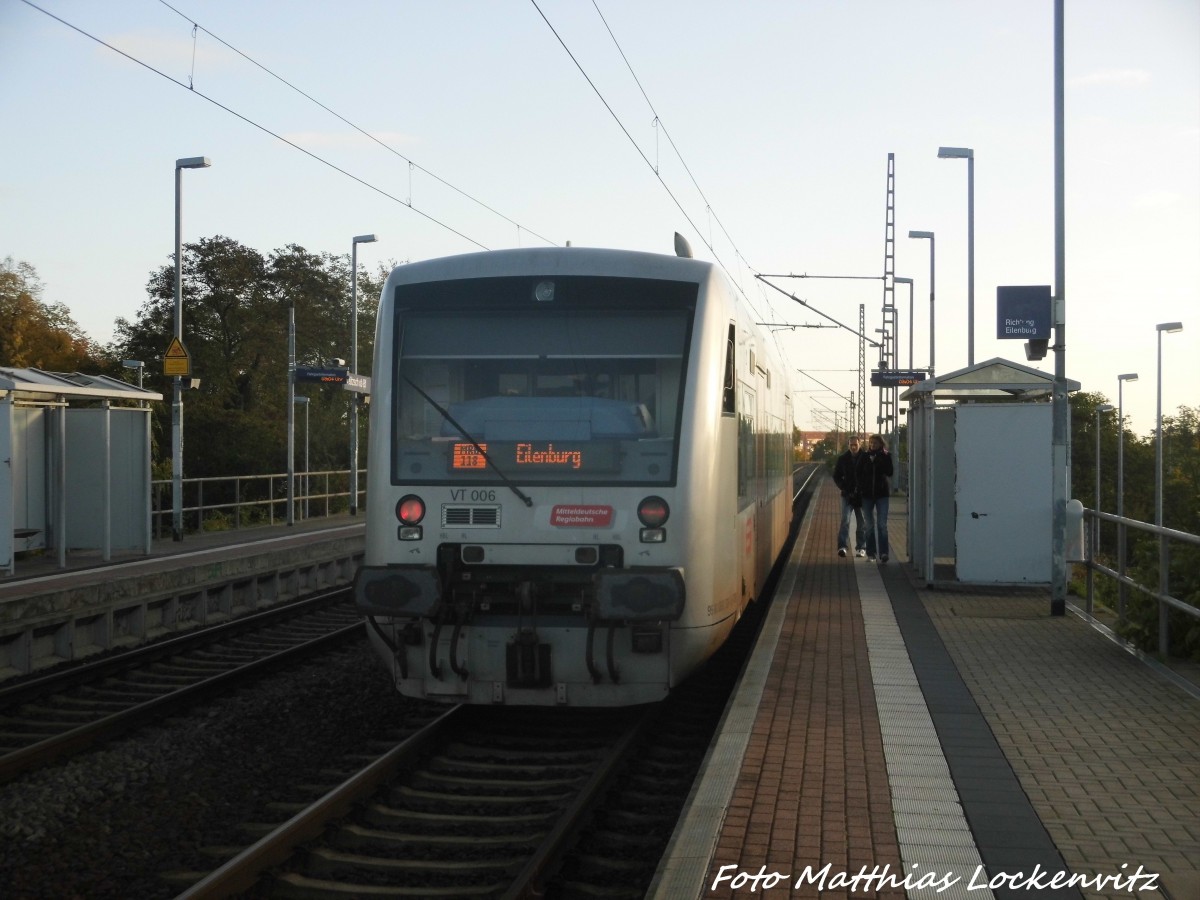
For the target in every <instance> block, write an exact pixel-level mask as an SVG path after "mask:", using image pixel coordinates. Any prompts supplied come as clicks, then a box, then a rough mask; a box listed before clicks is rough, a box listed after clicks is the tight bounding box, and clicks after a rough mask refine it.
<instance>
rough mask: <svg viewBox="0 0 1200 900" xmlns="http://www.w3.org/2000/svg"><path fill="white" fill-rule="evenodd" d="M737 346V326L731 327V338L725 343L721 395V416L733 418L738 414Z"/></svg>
mask: <svg viewBox="0 0 1200 900" xmlns="http://www.w3.org/2000/svg"><path fill="white" fill-rule="evenodd" d="M736 345H737V330H736V326H734V325H730V326H729V337H728V338H727V339H726V341H725V389H724V391H723V392H722V394H721V414H722V415H725V416H732V415H733V414H734V413H736V412H737V399H736V397H737V394H736V392H735V384H736V379H735V371H734V358H735V353H734V350H735V347H736Z"/></svg>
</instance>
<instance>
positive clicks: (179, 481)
mask: <svg viewBox="0 0 1200 900" xmlns="http://www.w3.org/2000/svg"><path fill="white" fill-rule="evenodd" d="M211 165H212V160H210V159H209V158H208V157H207V156H189V157H186V158H184V159H177V160H175V339H176V340H177V341H179V342H180V343H182V342H183V210H182V208H183V170H184V169H207V168H208V167H209V166H211ZM171 537H172V538H174V539H175V540H177V541H182V540H183V379H182V376H179V375H176V376H175V383H174V388H173V390H172V398H171Z"/></svg>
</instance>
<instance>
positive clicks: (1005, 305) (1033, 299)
mask: <svg viewBox="0 0 1200 900" xmlns="http://www.w3.org/2000/svg"><path fill="white" fill-rule="evenodd" d="M1050 310H1051V305H1050V285H1048V284H1033V285H1021V286H1015V287H1014V286H1010V287H997V288H996V339H997V340H1001V341H1003V340H1010V341H1015V340H1020V341H1030V340H1048V339H1049V338H1050V330H1051V328H1052V327H1053V325H1054V323H1053V322H1052V321H1051V320H1050V319H1051V311H1050Z"/></svg>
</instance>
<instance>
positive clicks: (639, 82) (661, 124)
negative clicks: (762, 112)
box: [535, 0, 771, 305]
mask: <svg viewBox="0 0 1200 900" xmlns="http://www.w3.org/2000/svg"><path fill="white" fill-rule="evenodd" d="M535 5H536V4H535ZM592 6H593V7H595V10H596V15H598V16H599V17H600V21H601V22H603V23H604V28H605V30H606V31H607V32H608V36H609V37H610V38H612V42H613V45H614V46H615V47H616V48H617V52H618V53H620V54H621V59H622V60H623V61H624V63H625V67H626V68H627V69H628V70H629V74H630V75H631V76H632V77H633V81H634V83H635V84H636V85H637V86H638V90H639V91H641V92H642V97H643V99H645V101H646V105H647V106H648V107H650V112H652V113H653V114H654V122H655V128H656V130H657V129H662V133H663V135H664V136H665V137H666V139H667V143H669V144H670V145H671V149H672V150H674V151H675V156H676V158H677V159H678V160H679V164H680V165H681V166H683V171H685V172H687V175H688V178H690V179H691V181H692V186H693V187H695V188H696V193H698V194H699V195H700V199H701V200H703V201H704V208H705V210H706V211H707V212H708V214H709V215H710V216H712V218H713V219H715V220H716V223H717V226H718V227H719V228H720V229H721V233H722V234H724V235H725V237H726V239H727V240H728V241H729V245H730V246H731V247H732V248H733V252H734V255H735V256H737V257H738V258H739V259H740V260H741V261H742V262H744V263H745V264H746V265H747V266H749V267H750V268H751V269H753V268H754V267H753V266H750V262H749V260H747V259H746V257H745V256H743V255H742V252H741V250H739V249H738V246H737V242H736V241H734V239H733V236H732V235H731V234H730V233H729V230H728V229H727V228H726V227H725V223H724V222H722V221H721V217H720V216H718V215H717V213H716V210H714V209H713V207H712V204H711V203H710V202H709V200H708V197H707V196H705V194H704V189H703V188H702V187H700V182H699V181H697V180H696V176H695V175H694V174H693V173H692V170H691V168H690V167H689V166H688V164H687V161H686V160H685V159H684V158H683V154H682V153H681V152H680V150H679V147H678V146H677V145H676V143H675V139H674V138H672V137H671V132H670V130H669V129H668V128H667V124H666V122H664V121H663V120H662V117H661V116H660V115H659V114H658V110H657V109H655V108H654V103H653V101H651V99H650V95H649V94H647V93H646V89H645V88H644V87H643V86H642V80H641V79H640V78H638V75H637V72H635V71H634V69H633V64H632V63H630V61H629V57H628V56H626V55H625V50H624V48H623V47H622V46H621V42H620V41H618V40H617V36H616V34H614V33H613V30H612V27H611V26H610V25H609V24H608V19H606V18H605V17H604V13H603V12H602V11H601V9H600V5H599V4H598V3H597V2H596V0H592ZM543 18H544V17H543ZM701 237H702V238H703V236H701ZM706 246H708V248H709V249H710V250H712V244H711V236H710V241H709V242H708V243H707V244H706ZM714 252H715V251H714ZM731 277H732V276H731ZM767 304H768V305H771V304H770V300H767Z"/></svg>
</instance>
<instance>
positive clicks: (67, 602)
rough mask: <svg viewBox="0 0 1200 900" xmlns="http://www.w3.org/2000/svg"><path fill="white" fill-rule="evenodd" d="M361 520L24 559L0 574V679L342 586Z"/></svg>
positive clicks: (359, 545) (351, 566) (349, 574)
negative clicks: (107, 555)
mask: <svg viewBox="0 0 1200 900" xmlns="http://www.w3.org/2000/svg"><path fill="white" fill-rule="evenodd" d="M363 521H364V520H363V517H352V516H349V515H344V516H337V517H331V518H313V519H307V520H303V521H299V522H297V523H295V524H294V525H290V526H289V525H287V524H280V525H276V526H264V527H259V528H247V529H240V530H229V531H212V532H204V533H201V534H188V535H186V536H185V538H184V539H183V540H182V541H174V540H172V539H171V538H169V537H168V538H166V539H162V540H155V541H152V542H151V547H150V553H149V554H136V555H133V554H131V555H122V556H114V557H113V558H112V559H110V560H104V559H103V558H102V556H101V554H99V553H97V552H83V553H80V552H76V553H71V554H67V556H66V559H65V562H66V565H65V566H60V565H59V563H58V559H57V557H56V555H55V554H53V553H46V554H40V555H38V554H27V555H22V557H21V558H20V559H18V560H17V562H16V571H15V573H14V574H12V575H7V576H5V577H3V578H0V681H4V680H5V679H8V678H13V677H18V676H24V675H31V674H35V673H38V672H41V671H43V670H45V669H48V668H51V667H54V666H56V665H59V664H61V663H64V662H71V661H77V660H82V659H85V658H87V657H90V656H94V655H96V654H98V653H103V652H105V651H108V650H113V649H118V648H124V647H129V646H133V645H136V644H138V643H141V642H144V641H149V640H154V639H157V638H161V637H165V636H168V635H170V634H172V633H175V632H181V631H185V630H187V629H190V628H193V627H197V626H201V625H208V624H216V623H218V622H221V621H226V620H228V619H231V618H236V617H238V616H241V615H245V614H247V613H251V612H255V611H258V610H260V609H263V608H266V607H269V606H272V605H275V604H277V603H281V602H286V601H288V600H291V599H295V598H297V597H299V596H301V595H302V594H304V593H307V592H310V591H315V590H319V589H322V588H327V587H334V586H340V585H346V584H349V583H350V581H351V579H352V578H353V576H354V572H355V569H356V568H357V565H358V559H359V558H361V556H362V550H363V543H364V538H363V535H364V525H363Z"/></svg>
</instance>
